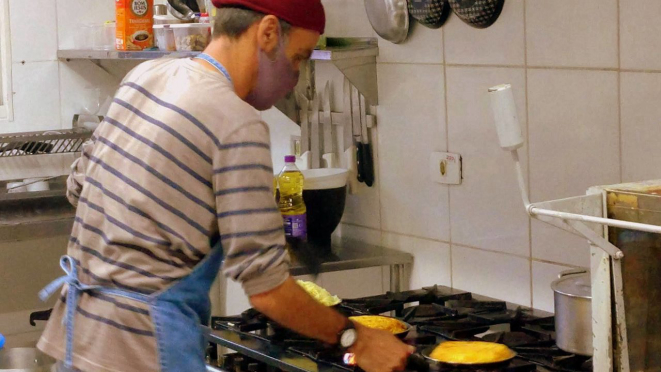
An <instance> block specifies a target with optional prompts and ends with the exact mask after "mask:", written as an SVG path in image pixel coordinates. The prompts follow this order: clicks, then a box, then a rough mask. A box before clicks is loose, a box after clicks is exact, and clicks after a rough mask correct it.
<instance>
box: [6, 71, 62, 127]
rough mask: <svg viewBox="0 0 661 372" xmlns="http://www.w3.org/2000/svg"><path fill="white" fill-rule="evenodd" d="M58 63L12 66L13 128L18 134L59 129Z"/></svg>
mask: <svg viewBox="0 0 661 372" xmlns="http://www.w3.org/2000/svg"><path fill="white" fill-rule="evenodd" d="M59 81H60V79H59V76H58V62H57V61H50V62H29V63H26V64H21V63H14V64H13V65H12V88H13V91H14V125H16V126H17V127H18V128H17V129H19V130H21V131H37V130H48V129H58V128H61V123H60V120H59V117H60V84H59Z"/></svg>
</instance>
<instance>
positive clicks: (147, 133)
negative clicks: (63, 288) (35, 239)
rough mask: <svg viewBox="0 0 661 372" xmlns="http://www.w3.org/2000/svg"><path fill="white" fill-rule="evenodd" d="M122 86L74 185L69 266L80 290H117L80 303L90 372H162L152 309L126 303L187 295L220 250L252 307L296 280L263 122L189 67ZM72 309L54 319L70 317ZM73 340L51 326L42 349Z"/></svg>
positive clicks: (136, 74)
mask: <svg viewBox="0 0 661 372" xmlns="http://www.w3.org/2000/svg"><path fill="white" fill-rule="evenodd" d="M122 84H123V85H122V87H121V88H120V89H119V90H118V91H117V93H116V96H115V97H114V99H113V101H112V104H111V105H110V107H109V109H108V112H107V115H106V117H105V119H104V121H103V122H102V123H101V124H100V125H99V127H98V128H97V130H96V131H95V133H94V135H93V138H92V140H91V141H88V142H86V143H85V144H84V146H83V148H82V150H83V155H82V156H81V157H80V158H79V159H77V160H76V162H75V163H74V164H73V165H72V173H71V177H70V178H69V180H68V182H67V187H68V190H67V197H68V199H69V200H70V201H71V202H72V203H74V204H77V211H76V217H75V220H74V225H73V229H72V233H71V237H70V241H69V245H68V254H69V255H70V256H71V257H74V258H75V263H76V265H77V266H78V267H79V270H78V272H79V275H80V281H81V282H82V283H84V284H89V285H99V286H102V287H106V288H110V290H109V291H106V292H94V291H90V292H84V293H83V295H81V296H80V299H79V309H78V310H77V313H76V322H77V324H80V325H81V326H80V327H78V326H77V327H76V340H75V341H74V342H75V346H74V353H75V354H76V356H75V358H74V359H75V360H76V363H82V364H81V365H79V366H76V368H79V369H81V370H108V371H110V370H118V371H120V370H121V371H125V370H158V352H157V349H156V343H155V340H154V335H153V333H154V328H153V322H152V319H151V316H150V312H151V311H152V310H151V307H150V305H148V304H146V303H144V301H142V300H144V298H142V300H140V301H138V300H136V299H131V298H127V297H126V296H124V295H123V294H122V293H121V292H122V291H130V292H134V293H137V294H142V295H143V297H144V296H149V295H152V294H155V293H161V292H162V291H165V290H167V289H168V288H178V287H177V286H176V283H177V282H178V280H179V279H180V278H184V279H185V278H188V277H189V275H190V274H191V273H192V272H193V270H195V268H196V267H197V265H198V264H199V263H200V262H202V261H203V260H204V258H205V257H206V256H207V255H208V254H209V252H210V251H211V250H212V248H213V247H216V246H218V249H222V250H223V254H224V262H223V265H222V272H223V274H224V275H225V276H228V277H231V278H234V279H236V280H237V281H239V282H240V283H241V284H242V285H243V288H244V289H245V291H246V293H247V294H248V295H249V296H252V295H255V294H258V293H264V292H266V291H269V290H271V289H273V288H275V286H277V285H279V284H280V283H282V281H283V280H284V279H285V278H286V276H287V275H288V262H289V258H288V255H287V250H286V249H285V239H284V228H283V220H282V216H281V215H280V213H279V210H278V208H277V205H276V203H275V201H274V195H273V167H272V162H271V152H270V149H271V145H270V135H269V129H268V126H267V125H266V124H265V123H264V122H263V121H262V120H261V118H260V115H259V113H258V112H257V111H256V110H254V108H252V107H250V106H249V105H248V104H246V103H245V102H244V101H243V100H241V99H240V98H239V97H237V96H236V93H235V92H234V91H233V88H232V87H231V86H229V85H228V82H227V81H225V80H224V79H222V78H220V77H218V76H216V75H215V74H209V73H208V71H207V70H206V69H205V68H204V67H202V66H200V65H199V64H198V63H197V62H195V61H192V60H190V59H181V60H173V59H162V60H157V61H149V62H146V63H144V64H141V65H140V66H138V67H136V68H135V69H134V70H132V72H131V73H130V74H129V76H127V77H126V78H125V79H124V80H123V83H122ZM205 262H206V261H205ZM62 300H63V301H64V302H66V299H62ZM64 302H62V301H58V302H57V303H56V305H55V307H54V309H53V313H52V317H53V318H62V317H63V316H64V314H65V311H66V308H65V304H64ZM51 324H53V325H51ZM64 332H65V327H64V326H62V324H61V322H51V323H50V324H49V327H47V329H46V331H45V332H44V334H43V338H44V339H45V340H47V341H48V342H46V343H45V344H43V343H42V344H40V346H41V347H44V349H45V350H46V351H47V352H49V353H52V354H54V355H59V354H58V353H59V352H58V350H61V349H63V345H62V340H64ZM51 344H52V345H53V348H50V346H49V345H51ZM136 360H139V362H136ZM87 362H89V363H90V364H84V363H87ZM136 363H137V364H136ZM138 366H139V368H138Z"/></svg>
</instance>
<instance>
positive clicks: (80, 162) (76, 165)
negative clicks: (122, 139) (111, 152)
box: [67, 136, 96, 207]
mask: <svg viewBox="0 0 661 372" xmlns="http://www.w3.org/2000/svg"><path fill="white" fill-rule="evenodd" d="M95 140H96V137H94V136H92V138H91V139H89V140H87V141H85V143H83V146H82V148H83V151H82V154H81V156H80V157H79V158H78V159H76V160H75V161H74V162H73V164H71V173H69V178H67V199H68V200H69V203H71V205H73V206H74V207H77V206H78V199H80V194H81V193H82V192H83V183H84V182H85V172H86V170H87V163H88V159H89V155H91V154H92V151H93V150H94V143H95Z"/></svg>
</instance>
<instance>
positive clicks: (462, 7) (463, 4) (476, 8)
mask: <svg viewBox="0 0 661 372" xmlns="http://www.w3.org/2000/svg"><path fill="white" fill-rule="evenodd" d="M448 1H449V2H450V6H451V7H452V10H453V11H454V14H456V15H457V16H458V17H459V18H460V19H461V20H462V21H464V22H465V23H467V24H468V25H470V26H473V27H475V28H487V27H489V26H491V25H492V24H494V22H496V20H497V19H498V17H499V16H500V13H501V12H502V11H503V6H504V5H505V0H448Z"/></svg>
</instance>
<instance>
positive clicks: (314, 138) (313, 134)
mask: <svg viewBox="0 0 661 372" xmlns="http://www.w3.org/2000/svg"><path fill="white" fill-rule="evenodd" d="M319 99H320V98H319V95H318V94H316V93H315V95H314V99H313V100H312V113H311V115H312V120H311V125H310V152H311V155H310V157H311V160H312V166H311V167H310V168H311V169H319V166H320V159H319V156H320V155H321V149H320V148H319Z"/></svg>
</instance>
